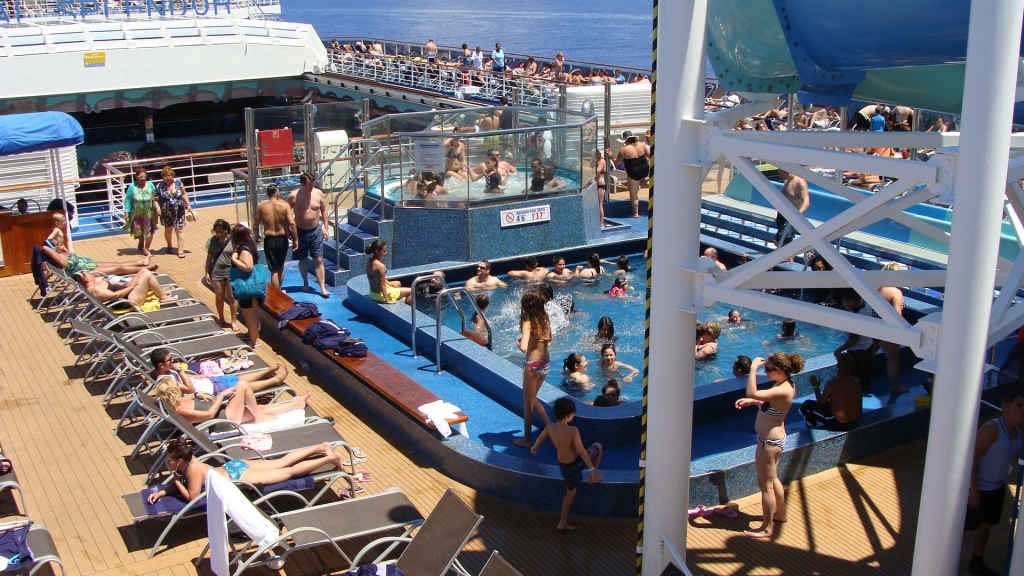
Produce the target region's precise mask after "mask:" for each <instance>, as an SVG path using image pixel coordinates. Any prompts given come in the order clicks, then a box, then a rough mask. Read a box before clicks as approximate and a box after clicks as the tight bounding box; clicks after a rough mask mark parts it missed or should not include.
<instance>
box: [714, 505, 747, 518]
mask: <svg viewBox="0 0 1024 576" xmlns="http://www.w3.org/2000/svg"><path fill="white" fill-rule="evenodd" d="M711 513H712V514H720V515H722V516H725V517H726V518H739V517H740V515H739V513H738V512H736V511H735V510H733V509H732V508H729V507H728V506H719V507H717V508H712V509H711Z"/></svg>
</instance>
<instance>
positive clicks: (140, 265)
mask: <svg viewBox="0 0 1024 576" xmlns="http://www.w3.org/2000/svg"><path fill="white" fill-rule="evenodd" d="M41 250H42V252H43V256H45V257H46V259H47V260H49V262H50V264H53V265H54V266H57V267H58V268H63V269H64V270H65V271H67V273H68V274H75V273H78V272H99V273H100V274H119V275H124V276H129V275H131V274H135V273H136V272H138V271H139V270H145V269H148V270H156V269H157V268H159V266H157V265H156V264H150V263H149V260H150V257H149V256H146V257H145V258H143V259H142V260H133V261H131V262H95V261H93V260H92V259H91V258H86V257H85V256H79V255H78V254H75V253H73V252H72V253H70V254H59V253H57V251H56V250H54V249H53V248H50V247H49V246H42V247H41Z"/></svg>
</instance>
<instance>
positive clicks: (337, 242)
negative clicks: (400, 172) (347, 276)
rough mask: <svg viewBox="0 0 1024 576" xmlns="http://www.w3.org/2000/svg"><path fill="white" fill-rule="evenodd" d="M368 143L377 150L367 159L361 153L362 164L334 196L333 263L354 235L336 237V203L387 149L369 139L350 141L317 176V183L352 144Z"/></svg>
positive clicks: (386, 152) (332, 212) (332, 209)
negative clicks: (342, 237)
mask: <svg viewBox="0 0 1024 576" xmlns="http://www.w3.org/2000/svg"><path fill="white" fill-rule="evenodd" d="M368 141H369V142H373V143H374V145H376V146H377V149H376V150H374V151H373V154H370V155H369V157H367V155H366V152H365V151H364V152H363V154H362V155H361V156H360V157H361V158H362V159H363V163H362V164H360V165H359V166H358V167H356V169H355V170H352V171H351V172H350V174H349V179H348V183H347V184H345V187H344V188H342V189H341V190H338V192H337V193H336V194H335V195H334V203H333V204H334V205H333V206H332V208H331V216H332V217H333V218H334V226H333V228H334V243H335V246H334V249H335V259H334V261H335V262H340V261H341V250H342V247H343V246H344V245H345V243H346V242H348V240H349V238H351V237H352V235H353V234H355V231H354V230H353V231H352V232H349V233H348V236H346V237H345V239H344V240H343V239H341V238H340V237H339V236H338V224H340V222H338V203H339V202H340V201H341V197H342V196H344V192H345V190H346V189H348V188H349V187H351V188H352V189H353V190H355V189H356V186H357V183H358V182H359V178H360V177H361V176H364V175H365V173H366V168H367V166H370V165H371V164H372V163H373V162H374V160H376V159H377V157H378V156H384V158H386V157H387V156H388V155H389V152H388V150H387V148H384V147H382V146H381V145H380V143H379V142H377V141H376V140H373V139H370V138H361V139H359V140H352V141H350V142H349V143H348V144H347V145H346V146H345V147H344V148H342V150H340V151H338V154H337V156H335V157H334V160H332V161H331V164H329V165H328V166H327V168H324V170H323V171H321V172H320V174H319V175H318V176H317V181H319V179H320V178H321V177H323V175H324V174H326V173H327V171H328V170H329V169H330V167H331V166H333V164H334V161H336V160H337V159H338V158H340V157H341V153H342V152H344V151H345V150H346V149H347V148H348V146H350V145H351V144H352V143H365V142H368ZM380 165H381V166H382V167H383V166H384V162H383V159H382V161H381V163H380ZM382 179H383V176H382ZM363 191H364V193H365V191H366V185H365V183H364V185H363ZM356 199H357V198H356V196H355V195H354V196H353V204H355V201H356ZM383 200H384V198H383V196H382V197H381V199H380V200H378V201H377V204H376V205H374V208H379V207H380V204H381V202H382V201H383ZM372 211H373V210H371V212H372Z"/></svg>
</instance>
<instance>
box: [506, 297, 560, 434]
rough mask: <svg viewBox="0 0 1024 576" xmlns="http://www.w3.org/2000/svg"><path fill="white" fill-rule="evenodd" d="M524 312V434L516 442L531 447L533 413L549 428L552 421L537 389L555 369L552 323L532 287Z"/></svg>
mask: <svg viewBox="0 0 1024 576" xmlns="http://www.w3.org/2000/svg"><path fill="white" fill-rule="evenodd" d="M520 305H521V306H522V313H521V314H520V316H519V330H520V331H521V332H522V335H521V336H520V337H519V340H517V341H516V345H517V346H519V351H520V352H525V353H526V362H525V364H524V365H523V437H522V438H517V439H515V440H513V441H512V443H513V444H515V445H516V446H524V447H529V446H531V445H532V444H533V440H532V436H533V412H534V411H536V412H537V414H538V415H540V419H541V421H542V422H544V426H545V427H547V426H548V425H549V424H551V420H550V419H549V418H548V413H547V412H546V411H545V410H544V406H543V405H542V404H541V403H540V402H539V401H538V400H537V392H538V391H540V387H541V385H542V384H544V378H545V377H546V376H547V375H548V371H550V370H551V356H550V354H549V353H548V344H550V343H551V324H550V323H549V321H548V313H547V312H545V311H544V298H543V297H541V295H540V294H538V293H537V292H535V291H533V290H531V291H529V292H526V293H525V294H523V299H522V301H521V304H520Z"/></svg>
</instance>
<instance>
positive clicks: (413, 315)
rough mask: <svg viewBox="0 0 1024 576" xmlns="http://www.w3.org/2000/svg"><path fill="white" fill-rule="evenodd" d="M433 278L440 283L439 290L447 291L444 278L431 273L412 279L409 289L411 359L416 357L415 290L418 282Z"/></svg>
mask: <svg viewBox="0 0 1024 576" xmlns="http://www.w3.org/2000/svg"><path fill="white" fill-rule="evenodd" d="M434 278H437V279H438V280H440V281H441V290H447V289H448V283H447V282H445V281H444V276H441V275H440V274H436V273H433V274H427V275H425V276H417V277H415V278H413V280H412V288H411V290H412V297H413V300H412V336H410V337H409V340H410V341H411V342H412V357H413V358H416V357H417V352H416V288H417V287H418V286H419V283H420V282H423V281H424V280H433V279H434Z"/></svg>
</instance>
